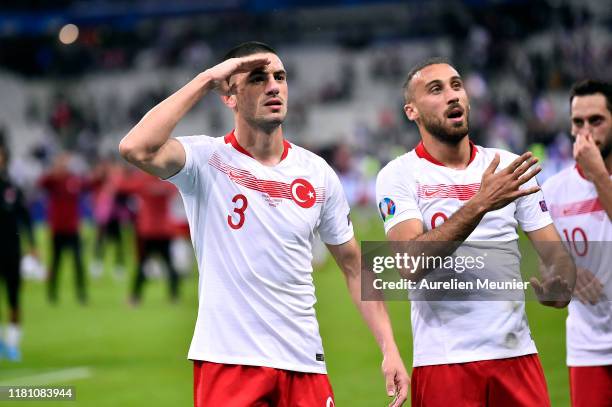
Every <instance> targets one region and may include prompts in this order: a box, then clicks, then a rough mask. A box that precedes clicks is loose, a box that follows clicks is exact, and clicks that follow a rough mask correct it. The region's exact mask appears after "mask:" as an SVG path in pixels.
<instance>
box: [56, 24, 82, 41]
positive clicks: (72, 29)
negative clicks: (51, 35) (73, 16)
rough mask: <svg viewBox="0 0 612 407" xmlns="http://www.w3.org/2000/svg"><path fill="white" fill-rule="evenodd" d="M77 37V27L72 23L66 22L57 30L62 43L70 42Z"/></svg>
mask: <svg viewBox="0 0 612 407" xmlns="http://www.w3.org/2000/svg"><path fill="white" fill-rule="evenodd" d="M78 37H79V27H77V26H76V25H74V24H66V25H65V26H63V27H62V29H61V30H60V32H59V40H60V42H61V43H62V44H66V45H68V44H72V43H73V42H75V41H76V39H77V38H78Z"/></svg>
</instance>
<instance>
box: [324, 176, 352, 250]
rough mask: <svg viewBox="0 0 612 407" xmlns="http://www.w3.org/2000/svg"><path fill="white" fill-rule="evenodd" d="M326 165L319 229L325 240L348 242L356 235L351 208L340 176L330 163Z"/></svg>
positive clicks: (333, 242)
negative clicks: (323, 198)
mask: <svg viewBox="0 0 612 407" xmlns="http://www.w3.org/2000/svg"><path fill="white" fill-rule="evenodd" d="M324 165H325V169H326V173H327V174H326V177H325V178H326V182H325V201H324V204H323V209H322V213H321V222H320V223H319V227H318V231H319V236H321V240H323V242H325V243H327V244H331V245H339V244H343V243H346V242H348V241H349V240H351V238H352V237H353V235H354V234H353V223H352V222H351V217H350V211H351V208H350V207H349V204H348V202H347V200H346V196H345V195H344V190H343V189H342V184H340V180H339V179H338V176H337V175H336V173H335V172H334V170H332V169H331V167H330V166H329V165H327V164H324Z"/></svg>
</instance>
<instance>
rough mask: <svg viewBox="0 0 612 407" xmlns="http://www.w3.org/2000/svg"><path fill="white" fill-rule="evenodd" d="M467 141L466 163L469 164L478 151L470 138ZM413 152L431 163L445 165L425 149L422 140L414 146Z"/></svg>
mask: <svg viewBox="0 0 612 407" xmlns="http://www.w3.org/2000/svg"><path fill="white" fill-rule="evenodd" d="M469 142H470V161H469V162H468V165H470V164H471V163H472V161H474V159H475V158H476V153H477V152H478V148H476V145H475V144H474V143H472V140H469ZM414 152H415V153H416V155H417V157H419V158H424V159H426V160H427V161H429V162H430V163H432V164H436V165H439V166H442V167H446V165H444V164H442V163H441V162H440V161H438V160H436V159H435V158H434V157H433V156H432V155H431V154H429V151H427V149H426V148H425V145H424V144H423V141H421V142H420V143H419V145H417V146H416V148H415V149H414Z"/></svg>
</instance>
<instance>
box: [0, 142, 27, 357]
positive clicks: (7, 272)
mask: <svg viewBox="0 0 612 407" xmlns="http://www.w3.org/2000/svg"><path fill="white" fill-rule="evenodd" d="M8 161H9V150H8V147H7V146H6V144H5V143H4V141H3V139H2V138H1V137H0V247H1V248H2V250H0V285H1V284H2V283H4V285H5V286H6V291H7V293H8V306H9V308H8V309H9V316H8V323H7V324H6V327H5V329H4V330H3V329H2V326H1V325H0V357H6V358H7V359H9V360H12V361H19V360H20V359H21V353H20V350H19V342H20V337H21V328H20V321H21V315H20V310H19V292H20V287H21V277H20V275H19V265H20V262H21V244H20V243H21V242H20V240H21V236H20V234H19V230H20V227H19V226H22V230H24V231H26V234H27V238H28V240H29V242H30V247H31V250H32V251H34V247H35V246H34V235H33V233H32V222H31V219H30V214H29V212H28V208H27V206H26V203H25V199H24V195H23V192H22V191H21V189H20V188H18V187H17V186H16V185H15V184H14V183H13V182H12V181H11V180H10V179H9V176H8ZM20 224H21V225H20ZM0 295H1V294H0ZM0 321H1V318H0ZM2 331H5V332H2ZM2 334H4V337H3V335H2Z"/></svg>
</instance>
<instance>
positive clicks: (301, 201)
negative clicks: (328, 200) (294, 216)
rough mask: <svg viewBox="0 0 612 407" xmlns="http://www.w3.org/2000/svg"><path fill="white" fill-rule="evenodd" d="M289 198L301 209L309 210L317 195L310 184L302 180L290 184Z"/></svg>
mask: <svg viewBox="0 0 612 407" xmlns="http://www.w3.org/2000/svg"><path fill="white" fill-rule="evenodd" d="M291 198H292V199H293V201H294V202H295V203H296V204H298V205H299V206H301V207H302V208H311V207H312V206H313V205H314V204H315V201H316V199H317V193H316V192H315V189H314V188H313V186H312V184H311V183H310V182H308V181H306V180H305V179H303V178H298V179H296V180H295V181H293V182H292V183H291Z"/></svg>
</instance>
